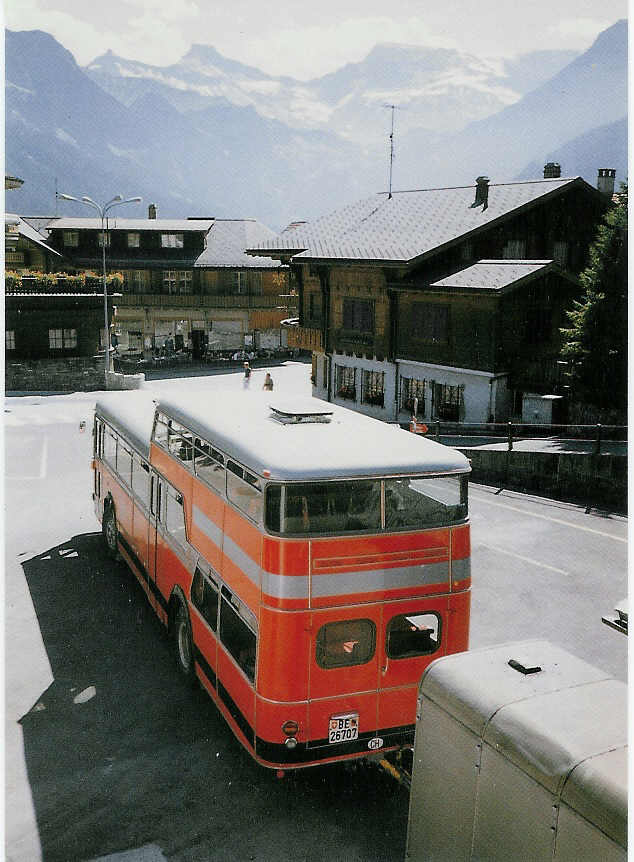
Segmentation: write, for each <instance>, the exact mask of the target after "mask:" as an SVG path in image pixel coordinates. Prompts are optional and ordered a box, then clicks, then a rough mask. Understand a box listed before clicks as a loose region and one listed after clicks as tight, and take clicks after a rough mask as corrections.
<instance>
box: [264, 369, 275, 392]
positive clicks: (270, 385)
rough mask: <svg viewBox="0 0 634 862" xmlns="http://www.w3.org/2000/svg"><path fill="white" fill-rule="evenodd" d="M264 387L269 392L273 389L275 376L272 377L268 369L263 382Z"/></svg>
mask: <svg viewBox="0 0 634 862" xmlns="http://www.w3.org/2000/svg"><path fill="white" fill-rule="evenodd" d="M262 389H266V390H267V391H268V392H272V391H273V378H272V377H271V375H270V374H269V372H268V371H267V372H266V377H265V378H264V383H263V384H262Z"/></svg>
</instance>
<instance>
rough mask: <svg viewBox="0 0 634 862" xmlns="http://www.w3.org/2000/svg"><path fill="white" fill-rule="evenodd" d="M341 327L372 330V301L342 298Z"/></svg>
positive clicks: (360, 330)
mask: <svg viewBox="0 0 634 862" xmlns="http://www.w3.org/2000/svg"><path fill="white" fill-rule="evenodd" d="M343 328H344V329H350V330H354V331H356V332H374V302H372V300H370V299H350V298H347V299H344V301H343Z"/></svg>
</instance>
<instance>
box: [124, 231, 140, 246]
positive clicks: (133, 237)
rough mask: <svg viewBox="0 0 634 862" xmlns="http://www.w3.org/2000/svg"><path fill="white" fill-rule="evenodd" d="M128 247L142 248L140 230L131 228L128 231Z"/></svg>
mask: <svg viewBox="0 0 634 862" xmlns="http://www.w3.org/2000/svg"><path fill="white" fill-rule="evenodd" d="M127 243H128V248H140V247H141V234H140V233H139V231H138V230H130V231H128V236H127Z"/></svg>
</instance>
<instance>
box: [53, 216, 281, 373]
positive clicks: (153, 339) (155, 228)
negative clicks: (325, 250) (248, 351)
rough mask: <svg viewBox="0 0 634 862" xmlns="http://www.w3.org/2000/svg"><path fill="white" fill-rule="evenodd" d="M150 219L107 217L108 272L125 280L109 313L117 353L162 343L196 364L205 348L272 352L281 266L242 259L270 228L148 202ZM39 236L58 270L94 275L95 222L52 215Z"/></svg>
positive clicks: (98, 261) (148, 351)
mask: <svg viewBox="0 0 634 862" xmlns="http://www.w3.org/2000/svg"><path fill="white" fill-rule="evenodd" d="M149 216H150V217H149V218H147V219H132V218H119V217H118V216H113V217H110V218H108V221H107V225H106V232H105V243H106V265H107V269H108V270H109V271H112V272H121V273H122V276H123V289H122V292H121V295H120V296H117V297H116V298H115V311H114V330H115V334H116V337H117V341H118V349H119V352H120V353H121V354H122V355H123V356H126V355H136V356H140V355H142V354H143V355H145V356H146V357H148V356H151V355H152V353H153V352H154V351H156V350H158V349H160V348H162V347H164V346H165V345H166V344H167V345H169V346H170V347H173V348H174V349H175V350H178V349H181V348H189V349H191V351H192V354H193V357H194V358H200V357H201V356H202V355H203V354H204V352H205V350H206V349H207V346H208V345H211V346H213V347H214V348H216V349H222V348H232V349H236V348H239V347H243V345H244V344H245V342H251V343H256V344H259V345H261V346H269V343H270V346H272V347H275V346H279V342H280V328H279V324H280V321H281V320H282V319H283V318H285V317H287V316H288V312H287V309H286V307H281V306H282V302H281V300H280V295H285V294H288V288H287V285H288V275H287V272H288V269H287V267H280V266H279V265H278V264H276V263H274V262H273V261H272V260H271V259H270V257H265V258H259V259H258V258H254V257H252V256H249V255H247V254H245V249H246V247H247V246H248V245H254V244H256V243H258V242H262V241H265V240H267V239H269V238H270V237H272V236H274V233H273V231H271V230H269V229H268V228H267V227H265V226H264V225H262V224H260V223H259V222H257V221H255V220H253V219H235V220H225V219H213V218H188V219H159V218H156V209H155V207H154V206H153V205H152V206H150V209H149ZM46 230H47V233H48V242H49V244H50V245H51V246H52V247H53V248H54V249H55V250H56V251H58V252H59V253H60V254H61V255H63V258H64V263H63V266H64V267H65V268H67V269H68V268H69V267H70V268H72V269H74V270H76V271H92V272H96V273H99V272H101V268H102V254H103V249H102V231H101V220H100V219H96V218H56V219H53V220H51V221H49V222H48V224H47V225H46Z"/></svg>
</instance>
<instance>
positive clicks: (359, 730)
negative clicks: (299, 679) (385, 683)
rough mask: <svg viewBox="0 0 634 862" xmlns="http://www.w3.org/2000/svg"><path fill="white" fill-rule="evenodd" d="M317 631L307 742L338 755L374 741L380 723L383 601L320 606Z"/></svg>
mask: <svg viewBox="0 0 634 862" xmlns="http://www.w3.org/2000/svg"><path fill="white" fill-rule="evenodd" d="M312 632H313V641H312V647H311V659H310V661H311V666H310V685H309V701H310V702H309V719H308V721H309V740H310V742H309V744H308V745H309V747H310V748H316V747H323V748H332V756H333V757H336V756H337V755H341V754H346V753H348V752H347V749H349V750H350V751H357V750H358V747H359V742H358V740H367V742H368V743H370V740H372V739H374V738H375V737H376V731H377V728H378V727H379V725H378V724H377V720H378V684H379V672H380V657H381V655H382V650H381V645H380V643H379V638H380V632H381V608H380V605H353V606H348V607H345V608H341V607H339V608H329V609H324V610H323V611H315V612H314V613H313V615H312ZM368 747H369V748H372V744H370V745H369V746H368Z"/></svg>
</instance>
